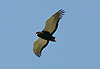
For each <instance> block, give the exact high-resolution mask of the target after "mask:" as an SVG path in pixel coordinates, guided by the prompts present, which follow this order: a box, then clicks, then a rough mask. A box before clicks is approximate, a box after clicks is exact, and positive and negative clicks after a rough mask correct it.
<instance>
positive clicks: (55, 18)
mask: <svg viewBox="0 0 100 69" xmlns="http://www.w3.org/2000/svg"><path fill="white" fill-rule="evenodd" d="M64 12H65V11H64V10H62V9H61V10H59V11H58V12H56V13H55V14H54V15H52V16H51V17H50V18H49V19H48V20H47V21H46V25H45V28H44V30H43V31H48V32H50V34H53V33H54V32H55V31H56V29H57V27H58V22H59V20H60V19H61V18H62V15H64Z"/></svg>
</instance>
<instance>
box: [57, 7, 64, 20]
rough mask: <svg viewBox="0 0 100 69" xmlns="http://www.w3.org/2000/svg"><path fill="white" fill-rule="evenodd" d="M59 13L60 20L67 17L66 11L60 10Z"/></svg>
mask: <svg viewBox="0 0 100 69" xmlns="http://www.w3.org/2000/svg"><path fill="white" fill-rule="evenodd" d="M58 13H59V14H60V16H59V17H60V19H61V18H62V17H63V15H65V11H64V10H63V9H60V10H59V11H58Z"/></svg>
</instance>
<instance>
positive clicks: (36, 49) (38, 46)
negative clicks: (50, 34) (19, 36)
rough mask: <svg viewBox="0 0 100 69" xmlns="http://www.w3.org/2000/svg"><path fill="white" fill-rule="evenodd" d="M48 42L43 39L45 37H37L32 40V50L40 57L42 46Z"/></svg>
mask: <svg viewBox="0 0 100 69" xmlns="http://www.w3.org/2000/svg"><path fill="white" fill-rule="evenodd" d="M48 43H49V41H48V40H45V39H42V38H38V39H37V40H36V41H35V42H34V47H33V51H34V53H35V55H36V56H38V57H40V56H41V52H42V50H43V48H45V47H46V46H47V45H48Z"/></svg>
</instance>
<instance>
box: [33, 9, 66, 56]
mask: <svg viewBox="0 0 100 69" xmlns="http://www.w3.org/2000/svg"><path fill="white" fill-rule="evenodd" d="M64 13H65V11H64V10H62V9H61V10H59V11H58V12H56V13H55V14H54V15H52V16H51V17H50V18H49V19H48V20H47V21H46V25H45V27H44V29H43V30H42V31H41V32H36V35H37V36H38V37H39V38H38V39H37V40H36V41H35V42H34V43H33V52H34V53H35V55H36V56H38V57H40V56H41V52H42V50H43V49H44V48H45V47H46V46H47V45H48V43H49V41H53V42H56V40H55V37H54V36H53V34H54V32H55V31H56V30H57V27H58V22H59V20H60V19H61V18H62V16H63V15H64Z"/></svg>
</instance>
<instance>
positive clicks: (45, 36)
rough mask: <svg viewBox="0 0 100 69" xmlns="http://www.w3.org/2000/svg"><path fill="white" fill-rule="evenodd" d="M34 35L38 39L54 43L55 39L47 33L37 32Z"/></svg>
mask: <svg viewBox="0 0 100 69" xmlns="http://www.w3.org/2000/svg"><path fill="white" fill-rule="evenodd" d="M36 35H37V36H38V37H40V38H43V39H45V40H50V41H54V42H55V41H56V40H55V37H53V36H52V35H51V34H50V33H49V32H48V31H42V32H37V33H36Z"/></svg>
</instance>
